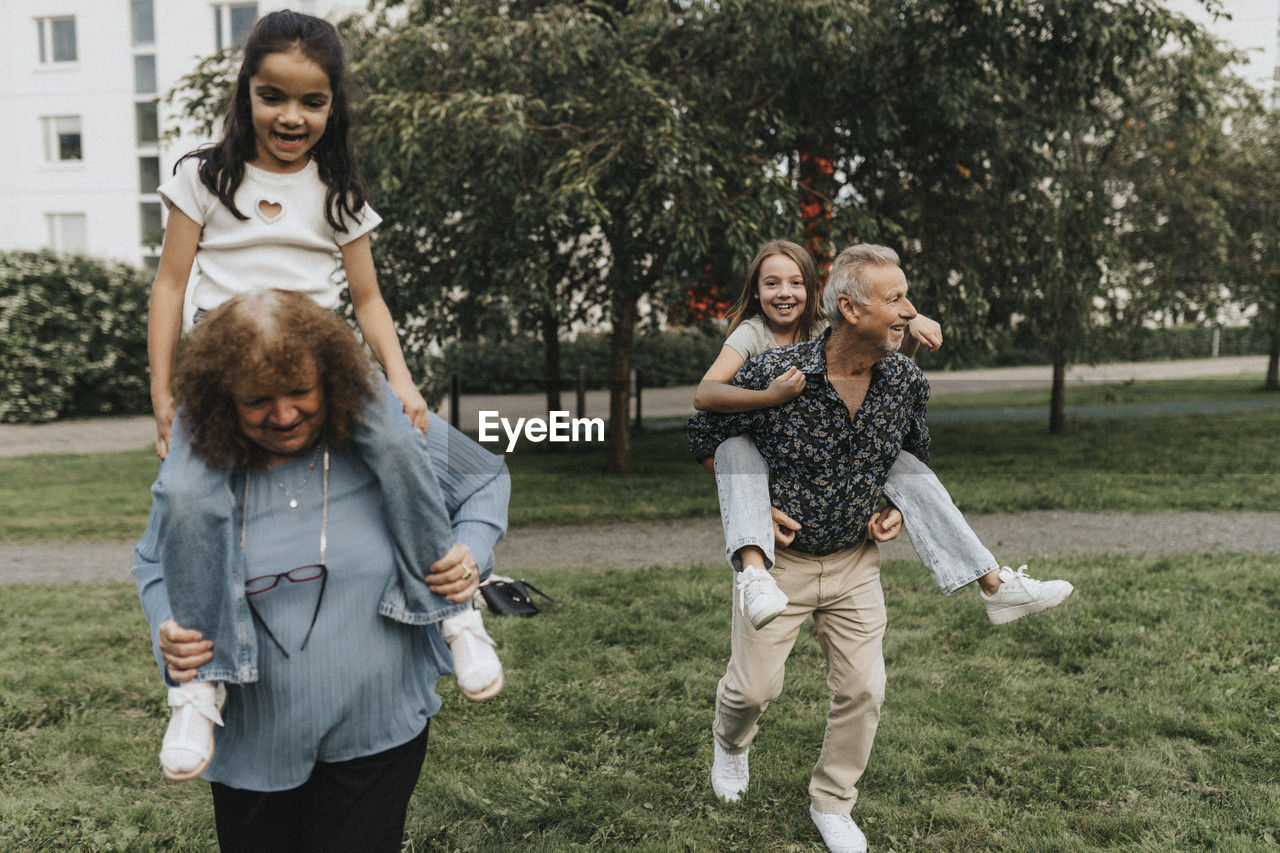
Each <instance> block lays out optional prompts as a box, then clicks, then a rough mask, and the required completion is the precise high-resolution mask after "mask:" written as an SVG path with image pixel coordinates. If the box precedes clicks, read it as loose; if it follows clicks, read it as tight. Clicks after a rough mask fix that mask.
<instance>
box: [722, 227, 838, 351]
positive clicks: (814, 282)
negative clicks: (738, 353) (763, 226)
mask: <svg viewBox="0 0 1280 853" xmlns="http://www.w3.org/2000/svg"><path fill="white" fill-rule="evenodd" d="M774 255H786V256H787V257H788V258H790V259H791V260H793V261H795V262H796V266H798V267H799V268H800V275H801V277H802V278H803V279H804V311H803V312H801V314H800V319H799V320H797V321H796V327H795V333H794V337H793V338H792V342H793V343H800V342H801V341H807V340H809V339H810V338H812V337H813V336H814V333H816V332H817V331H818V330H819V329H820V328H821V327H822V319H823V318H822V294H821V292H820V291H819V289H818V268H817V267H816V266H815V265H814V263H813V258H811V257H810V256H809V253H808V252H806V251H805V250H804V247H803V246H801V245H799V244H798V243H793V242H791V241H790V240H770V241H769V242H767V243H765V244H764V245H763V246H761V247H760V251H758V252H756V256H755V258H753V259H752V261H751V266H750V267H749V268H748V269H747V280H746V283H745V284H743V285H742V292H741V293H739V294H738V298H737V300H736V301H735V302H734V303H733V307H732V308H731V309H729V331H730V332H732V331H733V330H734V329H736V328H738V327H739V326H741V325H742V323H743V321H745V320H749V319H751V318H752V317H755V316H763V314H764V312H763V310H762V309H761V308H760V267H761V266H763V265H764V262H765V261H766V260H768V259H769V258H771V257H773V256H774Z"/></svg>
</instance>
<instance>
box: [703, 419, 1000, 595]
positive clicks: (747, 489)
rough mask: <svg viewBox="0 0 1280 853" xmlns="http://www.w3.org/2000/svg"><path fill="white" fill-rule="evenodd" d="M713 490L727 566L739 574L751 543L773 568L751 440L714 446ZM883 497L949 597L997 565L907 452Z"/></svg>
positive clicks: (764, 489)
mask: <svg viewBox="0 0 1280 853" xmlns="http://www.w3.org/2000/svg"><path fill="white" fill-rule="evenodd" d="M716 489H717V490H718V492H719V494H720V522H721V524H722V525H723V527H724V542H725V554H726V556H727V557H728V559H729V564H730V565H731V566H733V568H734V570H735V571H739V570H741V569H742V560H741V558H740V557H739V556H738V552H739V551H740V550H741V549H742V548H744V547H746V546H747V545H754V546H756V547H757V548H759V549H760V550H761V551H763V552H764V560H765V567H766V568H772V567H773V518H772V516H771V515H770V513H769V468H768V466H767V465H766V464H765V461H764V457H762V456H761V455H760V451H758V450H757V449H756V446H755V443H754V442H753V441H752V440H751V439H750V438H749V437H747V436H745V435H737V436H734V437H732V438H730V439H728V440H727V441H724V442H723V443H721V445H720V446H719V447H718V448H716ZM884 493H885V497H887V498H888V499H889V500H890V502H892V503H893V505H894V506H896V507H897V508H898V509H899V510H900V511H901V512H902V518H903V522H904V524H905V526H906V529H907V532H908V533H909V534H910V535H911V544H912V545H913V546H914V547H915V549H916V554H917V555H919V557H920V561H921V562H922V563H924V565H925V568H926V569H928V570H929V574H930V575H932V576H933V580H934V582H935V583H937V584H938V586H939V587H940V588H941V589H942V591H943V592H944V593H946V594H947V595H950V594H951V593H953V592H955V591H956V590H957V589H959V588H960V587H962V586H965V585H967V584H970V583H973V582H974V581H975V580H977V579H978V578H980V577H982V576H983V575H985V574H986V573H987V572H989V571H991V570H992V569H995V568H998V567H999V565H1000V564H999V563H998V562H996V558H995V557H994V556H993V555H992V553H991V552H990V551H988V550H987V549H986V547H985V546H984V545H983V544H982V541H981V540H980V539H978V535H977V534H976V533H974V532H973V529H972V528H970V527H969V523H968V522H967V521H965V520H964V515H963V514H961V512H960V510H959V508H958V507H957V506H956V505H955V503H954V502H952V500H951V495H950V494H949V493H948V492H947V489H946V487H945V486H943V485H942V483H941V482H940V481H939V480H938V477H937V475H935V474H934V473H933V471H932V469H930V468H929V466H928V465H926V464H924V463H923V462H921V461H920V460H919V459H917V458H916V457H915V456H913V455H911V454H910V453H908V452H906V451H905V450H904V451H902V452H901V453H899V454H898V458H897V459H896V460H895V461H894V463H893V467H892V468H890V469H889V479H888V481H887V482H886V483H885V484H884Z"/></svg>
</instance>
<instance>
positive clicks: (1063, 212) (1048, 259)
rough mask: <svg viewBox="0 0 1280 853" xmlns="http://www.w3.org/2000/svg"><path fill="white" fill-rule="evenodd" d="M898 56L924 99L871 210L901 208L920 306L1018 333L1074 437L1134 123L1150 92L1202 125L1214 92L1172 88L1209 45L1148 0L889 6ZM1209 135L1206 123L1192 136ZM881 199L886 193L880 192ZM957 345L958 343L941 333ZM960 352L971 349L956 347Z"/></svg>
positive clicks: (1110, 268)
mask: <svg viewBox="0 0 1280 853" xmlns="http://www.w3.org/2000/svg"><path fill="white" fill-rule="evenodd" d="M886 11H887V13H888V14H890V15H891V16H892V17H893V18H894V19H896V20H900V21H901V22H902V23H901V26H900V27H899V28H898V30H897V42H896V43H895V47H894V50H892V51H889V52H888V53H889V55H890V56H897V57H908V58H909V59H902V60H899V64H898V65H897V66H896V67H895V68H894V69H893V72H894V76H898V75H901V76H902V77H904V78H905V82H904V83H903V85H905V87H906V88H908V89H909V90H910V91H911V92H912V93H913V96H914V101H907V100H903V101H901V102H900V108H899V111H898V112H897V116H898V118H899V119H900V125H899V129H900V132H899V135H898V139H897V140H896V141H895V144H894V145H893V146H892V148H891V149H890V150H888V151H886V152H884V153H881V154H879V155H875V156H873V157H871V158H870V159H869V160H868V162H867V163H866V164H865V167H864V168H863V169H862V170H861V172H862V173H863V174H864V175H865V176H866V177H867V178H870V179H871V180H870V183H869V184H868V185H867V186H868V189H867V192H866V197H867V198H868V201H869V203H870V204H871V205H872V206H873V207H875V208H877V209H882V210H884V211H885V212H886V214H888V213H889V212H892V211H895V210H896V211H899V215H900V217H901V220H900V221H903V223H904V225H903V227H904V228H905V229H906V230H907V231H908V232H909V233H911V234H913V235H914V236H915V237H916V238H917V240H918V244H917V246H916V247H915V248H916V249H917V251H916V252H915V253H914V255H915V256H914V257H913V259H912V260H913V263H914V264H915V268H916V270H917V275H918V276H919V275H920V274H921V273H923V277H924V278H925V280H926V286H925V288H924V290H925V292H926V296H927V298H932V300H933V303H934V304H936V305H940V306H942V313H943V316H944V317H945V318H946V319H947V320H949V321H951V322H953V323H954V321H955V320H956V319H962V320H963V321H964V322H965V323H966V324H967V326H968V330H967V332H968V334H973V330H977V333H978V334H979V335H980V334H982V333H983V331H985V330H989V329H991V328H993V327H1001V326H1005V327H1013V326H1015V325H1017V326H1020V327H1021V329H1022V330H1023V332H1024V333H1029V334H1031V335H1033V336H1034V337H1035V338H1036V339H1037V340H1038V341H1040V342H1041V343H1042V344H1043V345H1044V347H1045V348H1046V349H1047V350H1048V352H1049V353H1050V356H1051V360H1052V362H1053V394H1052V398H1051V405H1050V419H1049V420H1050V430H1051V431H1052V432H1057V431H1059V430H1061V428H1062V426H1063V423H1064V404H1063V402H1064V393H1063V387H1064V376H1065V368H1066V365H1067V364H1068V363H1070V362H1072V361H1079V360H1087V359H1089V358H1090V357H1091V354H1092V352H1093V346H1094V343H1095V341H1096V340H1097V338H1098V336H1099V335H1100V334H1103V333H1104V324H1103V323H1102V322H1101V321H1102V320H1104V319H1105V318H1106V317H1107V316H1108V315H1109V313H1110V314H1111V315H1112V316H1114V312H1109V308H1110V307H1111V306H1114V305H1115V304H1116V302H1117V300H1119V299H1125V300H1127V299H1128V298H1129V296H1128V294H1126V293H1124V292H1123V291H1122V290H1121V289H1120V288H1119V287H1118V286H1117V285H1118V284H1119V283H1121V282H1123V283H1125V284H1127V285H1128V286H1129V287H1131V288H1132V287H1135V286H1141V284H1142V282H1141V281H1140V280H1138V279H1135V278H1134V277H1132V276H1127V275H1125V273H1127V271H1128V269H1129V265H1130V259H1129V258H1128V257H1127V255H1126V254H1125V251H1124V246H1123V245H1122V243H1121V241H1120V239H1119V235H1120V234H1121V233H1122V231H1123V230H1124V228H1125V227H1126V224H1125V216H1126V214H1125V210H1124V199H1125V198H1127V197H1129V196H1131V195H1132V193H1131V192H1129V190H1130V187H1129V186H1128V185H1127V183H1126V179H1127V177H1129V176H1126V168H1125V167H1126V163H1127V162H1128V158H1129V157H1130V155H1131V149H1130V146H1129V141H1130V136H1129V134H1128V132H1127V130H1126V126H1125V123H1126V122H1131V121H1138V120H1145V119H1146V114H1145V113H1144V110H1146V109H1147V108H1149V107H1150V106H1151V105H1152V103H1153V100H1152V98H1151V94H1152V91H1153V87H1156V86H1160V87H1164V88H1165V90H1166V91H1165V92H1164V96H1165V98H1166V99H1173V100H1175V101H1177V102H1178V103H1179V104H1180V105H1181V109H1180V110H1179V115H1180V116H1182V117H1183V118H1184V119H1185V120H1186V121H1188V122H1192V123H1193V124H1196V123H1201V122H1203V120H1204V119H1203V116H1204V114H1206V113H1207V104H1208V98H1207V90H1206V88H1205V87H1203V86H1201V85H1199V84H1198V83H1196V82H1195V80H1194V78H1193V77H1192V76H1189V75H1177V74H1170V73H1168V72H1170V71H1173V70H1178V69H1179V68H1181V67H1182V66H1181V65H1180V64H1179V63H1180V61H1181V60H1180V57H1181V56H1183V55H1184V54H1185V53H1186V52H1187V51H1188V50H1197V51H1199V50H1208V49H1209V48H1208V47H1206V45H1207V43H1208V42H1207V37H1206V36H1204V34H1203V33H1202V32H1201V31H1199V30H1197V29H1196V28H1195V27H1194V26H1192V25H1191V24H1190V23H1189V22H1187V21H1186V20H1185V19H1182V18H1180V17H1178V16H1175V15H1172V14H1171V13H1169V12H1168V11H1166V10H1165V9H1163V8H1162V7H1161V6H1159V5H1158V4H1157V3H1155V2H1153V0H1136V2H1132V3H1123V4H1121V3H1114V2H1109V0H1070V1H1069V2H1068V0H1041V1H1040V2H1033V0H1017V2H995V0H951V2H947V3H935V2H925V0H894V1H893V2H889V3H887V4H886ZM1199 126H1202V124H1197V127H1199ZM876 187H879V188H880V189H879V190H877V189H876ZM948 331H950V329H949V330H948ZM961 340H964V336H961Z"/></svg>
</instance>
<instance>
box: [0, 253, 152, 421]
mask: <svg viewBox="0 0 1280 853" xmlns="http://www.w3.org/2000/svg"><path fill="white" fill-rule="evenodd" d="M150 286H151V280H150V276H148V275H147V274H145V273H143V272H141V271H139V270H137V269H135V268H133V267H129V266H126V265H125V264H120V263H114V262H106V261H100V260H96V259H94V258H88V257H84V256H82V255H56V254H53V253H51V252H0V422H6V423H41V422H45V421H52V420H55V419H57V418H69V417H88V416H93V415H113V414H140V413H144V412H146V411H147V410H148V408H149V405H150V403H149V381H148V378H147V377H148V374H147V298H148V294H149V292H150Z"/></svg>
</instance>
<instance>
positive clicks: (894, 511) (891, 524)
mask: <svg viewBox="0 0 1280 853" xmlns="http://www.w3.org/2000/svg"><path fill="white" fill-rule="evenodd" d="M901 532H902V513H901V512H900V511H899V510H898V508H897V507H896V506H886V507H885V508H884V509H882V510H880V511H879V512H877V513H874V514H873V515H872V516H871V518H869V519H867V535H868V536H870V537H871V540H872V541H873V542H888V541H889V540H890V539H897V538H898V534H899V533H901Z"/></svg>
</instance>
